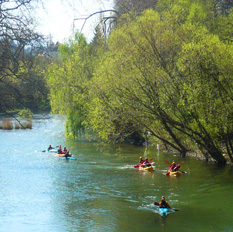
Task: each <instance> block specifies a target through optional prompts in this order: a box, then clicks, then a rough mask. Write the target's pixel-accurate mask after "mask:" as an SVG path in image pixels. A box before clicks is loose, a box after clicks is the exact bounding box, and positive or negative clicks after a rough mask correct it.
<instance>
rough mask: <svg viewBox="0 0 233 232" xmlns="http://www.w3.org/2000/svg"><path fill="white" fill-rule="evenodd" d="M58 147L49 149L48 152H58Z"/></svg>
mask: <svg viewBox="0 0 233 232" xmlns="http://www.w3.org/2000/svg"><path fill="white" fill-rule="evenodd" d="M57 151H58V149H51V150H48V152H54V153H57Z"/></svg>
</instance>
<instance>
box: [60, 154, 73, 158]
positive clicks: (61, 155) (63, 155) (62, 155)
mask: <svg viewBox="0 0 233 232" xmlns="http://www.w3.org/2000/svg"><path fill="white" fill-rule="evenodd" d="M56 156H59V157H65V156H66V155H65V154H56ZM71 156H72V154H69V156H68V157H71Z"/></svg>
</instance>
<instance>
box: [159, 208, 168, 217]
mask: <svg viewBox="0 0 233 232" xmlns="http://www.w3.org/2000/svg"><path fill="white" fill-rule="evenodd" d="M169 212H170V209H169V208H159V213H160V215H161V216H162V217H166V216H167V214H168V213H169Z"/></svg>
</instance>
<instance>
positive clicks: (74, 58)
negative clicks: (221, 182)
mask: <svg viewBox="0 0 233 232" xmlns="http://www.w3.org/2000/svg"><path fill="white" fill-rule="evenodd" d="M22 2H23V1H16V0H15V3H17V4H22V5H20V7H28V5H30V1H25V2H24V3H22ZM28 2H29V3H28ZM142 2H143V4H142ZM1 5H2V6H1V8H0V9H1V11H2V13H1V15H0V17H1V22H0V23H1V24H0V27H1V32H2V33H1V35H0V59H1V61H0V65H1V67H0V87H1V92H0V98H1V105H0V111H1V112H5V111H7V110H13V109H16V108H20V107H27V108H29V109H31V110H43V109H48V107H49V102H48V99H49V101H50V106H51V109H52V112H53V113H60V114H65V115H67V118H68V120H67V123H66V133H67V136H68V137H71V138H78V137H79V136H80V135H81V134H83V133H85V134H86V135H88V134H92V135H93V134H94V135H95V136H96V137H97V138H98V139H101V140H104V141H105V142H108V143H121V142H124V141H131V142H132V141H133V140H135V143H136V142H138V141H150V143H152V144H157V143H159V144H161V145H162V146H163V147H164V148H165V149H167V150H172V151H177V152H179V153H180V154H181V155H182V156H183V157H185V155H186V154H187V153H188V152H198V153H202V154H203V156H204V157H205V158H206V159H207V160H208V159H209V158H210V157H211V158H213V159H214V160H215V161H217V162H218V163H220V164H225V163H226V161H227V160H229V161H231V162H233V145H232V142H233V65H232V60H233V44H232V42H233V9H232V6H233V1H226V0H225V1H218V0H197V1H191V0H172V1H169V0H166V1H165V0H158V1H153V0H147V1H138V0H132V1H130V0H129V1H122V0H120V1H118V0H116V1H115V10H116V11H117V12H118V14H116V16H115V17H111V19H112V20H113V21H112V24H113V26H112V29H111V31H110V33H109V34H106V33H105V32H106V30H105V28H104V27H105V26H106V21H104V24H103V25H102V24H99V25H98V27H97V28H96V35H95V37H94V38H93V40H92V41H91V42H90V43H88V42H87V40H86V38H85V37H84V36H83V35H82V34H79V33H76V35H75V36H74V38H70V41H69V42H67V43H66V44H59V46H54V44H51V43H46V42H45V40H44V39H43V38H42V37H41V36H40V35H37V34H36V33H34V32H33V31H32V30H31V28H30V24H29V23H27V25H26V26H25V21H24V19H22V22H20V21H19V22H18V21H17V25H16V21H13V22H11V21H9V20H12V18H14V17H17V15H15V14H13V16H12V17H9V18H7V17H8V15H9V16H10V15H11V12H12V9H11V10H9V9H8V11H7V9H6V8H4V1H3V2H1ZM4 9H6V14H5V12H3V10H4ZM4 17H5V18H4ZM4 22H5V23H4ZM9 22H10V23H11V24H9ZM8 25H12V26H10V28H6V26H8ZM14 27H15V28H14ZM55 48H58V52H55V53H54V51H56V49H55Z"/></svg>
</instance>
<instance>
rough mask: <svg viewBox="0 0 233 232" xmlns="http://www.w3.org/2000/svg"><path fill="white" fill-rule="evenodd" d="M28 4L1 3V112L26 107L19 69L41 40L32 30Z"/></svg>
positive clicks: (19, 1) (24, 0) (22, 0)
mask: <svg viewBox="0 0 233 232" xmlns="http://www.w3.org/2000/svg"><path fill="white" fill-rule="evenodd" d="M31 3H32V1H31V0H14V1H7V0H3V1H1V2H0V88H1V89H2V90H3V91H1V93H0V98H1V106H0V110H1V111H5V110H6V109H14V108H15V107H17V106H21V107H23V106H25V104H24V97H25V95H24V93H23V92H22V91H21V87H22V85H23V84H24V83H25V81H26V80H24V77H23V76H22V75H20V74H19V71H20V69H21V71H22V65H24V64H25V63H24V62H27V61H28V56H29V54H31V56H32V55H35V50H38V48H39V47H40V46H41V44H40V41H41V39H42V37H41V36H40V35H39V34H37V33H36V32H35V31H34V26H33V20H32V18H31V17H30V11H31V8H30V4H31ZM21 71H20V72H21ZM21 73H22V72H21ZM28 74H29V73H28ZM30 86H31V85H30Z"/></svg>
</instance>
